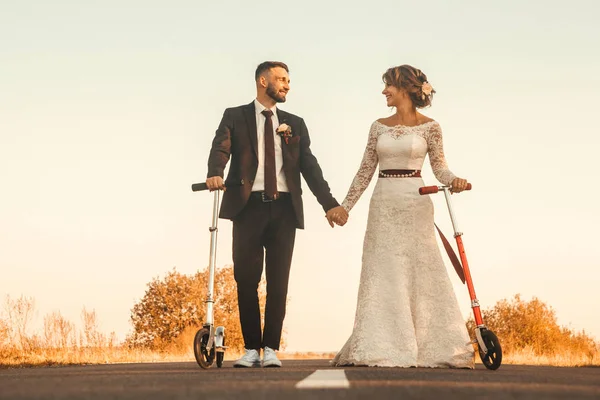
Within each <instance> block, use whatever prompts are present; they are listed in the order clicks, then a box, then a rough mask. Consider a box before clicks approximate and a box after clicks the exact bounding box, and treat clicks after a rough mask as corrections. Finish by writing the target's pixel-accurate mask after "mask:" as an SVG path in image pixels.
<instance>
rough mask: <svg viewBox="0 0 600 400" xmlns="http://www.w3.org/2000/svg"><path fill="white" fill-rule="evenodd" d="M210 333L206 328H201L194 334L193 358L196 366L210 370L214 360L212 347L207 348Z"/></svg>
mask: <svg viewBox="0 0 600 400" xmlns="http://www.w3.org/2000/svg"><path fill="white" fill-rule="evenodd" d="M209 336H210V331H209V330H208V328H202V329H200V330H199V331H198V332H196V336H195V337H194V356H195V357H196V361H197V362H198V365H199V366H200V367H202V368H204V369H207V368H210V367H211V366H212V364H213V361H214V359H215V348H214V345H213V347H212V348H211V349H208V348H207V346H206V345H207V344H208V338H209Z"/></svg>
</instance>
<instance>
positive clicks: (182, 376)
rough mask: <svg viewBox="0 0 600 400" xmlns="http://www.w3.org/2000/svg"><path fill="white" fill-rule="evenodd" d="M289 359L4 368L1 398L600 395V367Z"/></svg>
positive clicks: (272, 399) (0, 374)
mask: <svg viewBox="0 0 600 400" xmlns="http://www.w3.org/2000/svg"><path fill="white" fill-rule="evenodd" d="M283 363H284V365H283V368H280V369H272V368H266V369H263V368H253V369H237V368H232V365H231V362H225V365H224V366H223V368H221V369H218V368H216V367H213V368H211V369H209V370H202V369H200V368H199V367H198V365H197V364H196V363H193V362H189V363H154V364H112V365H99V366H71V367H47V368H27V369H4V370H0V399H140V400H141V399H144V400H148V399H194V400H198V399H243V400H255V399H269V400H278V399H284V400H294V399H370V400H379V399H417V398H419V399H461V400H464V399H476V398H478V399H600V368H559V367H535V366H516V365H503V366H501V367H500V369H498V370H497V371H488V370H486V369H485V368H484V367H483V366H481V365H477V368H476V369H475V370H451V369H421V368H410V369H400V368H365V367H356V368H344V369H340V368H330V367H329V365H328V361H327V360H284V361H283ZM301 382H302V383H301ZM303 386H304V387H303ZM328 386H329V387H328ZM331 386H333V387H331Z"/></svg>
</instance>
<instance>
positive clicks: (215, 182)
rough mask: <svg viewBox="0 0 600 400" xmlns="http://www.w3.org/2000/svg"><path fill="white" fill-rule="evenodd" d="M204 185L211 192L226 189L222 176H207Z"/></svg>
mask: <svg viewBox="0 0 600 400" xmlns="http://www.w3.org/2000/svg"><path fill="white" fill-rule="evenodd" d="M206 186H207V187H208V190H210V191H211V192H214V191H215V190H223V191H225V190H226V188H225V183H224V182H223V178H221V177H220V176H212V177H210V178H208V179H207V180H206Z"/></svg>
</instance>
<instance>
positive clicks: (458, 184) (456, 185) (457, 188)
mask: <svg viewBox="0 0 600 400" xmlns="http://www.w3.org/2000/svg"><path fill="white" fill-rule="evenodd" d="M468 183H469V182H467V180H466V179H462V178H458V177H457V178H454V179H453V180H452V183H451V184H450V186H452V189H450V191H451V192H452V193H460V192H462V191H463V190H465V189H466V188H467V184H468Z"/></svg>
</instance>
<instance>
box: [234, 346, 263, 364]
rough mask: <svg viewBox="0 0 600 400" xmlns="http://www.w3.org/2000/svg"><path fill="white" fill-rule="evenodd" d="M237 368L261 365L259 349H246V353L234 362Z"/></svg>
mask: <svg viewBox="0 0 600 400" xmlns="http://www.w3.org/2000/svg"><path fill="white" fill-rule="evenodd" d="M233 366H234V367H235V368H252V367H260V355H259V354H258V351H257V350H248V349H246V354H244V355H243V356H242V358H240V359H239V360H237V361H236V362H234V363H233Z"/></svg>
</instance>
